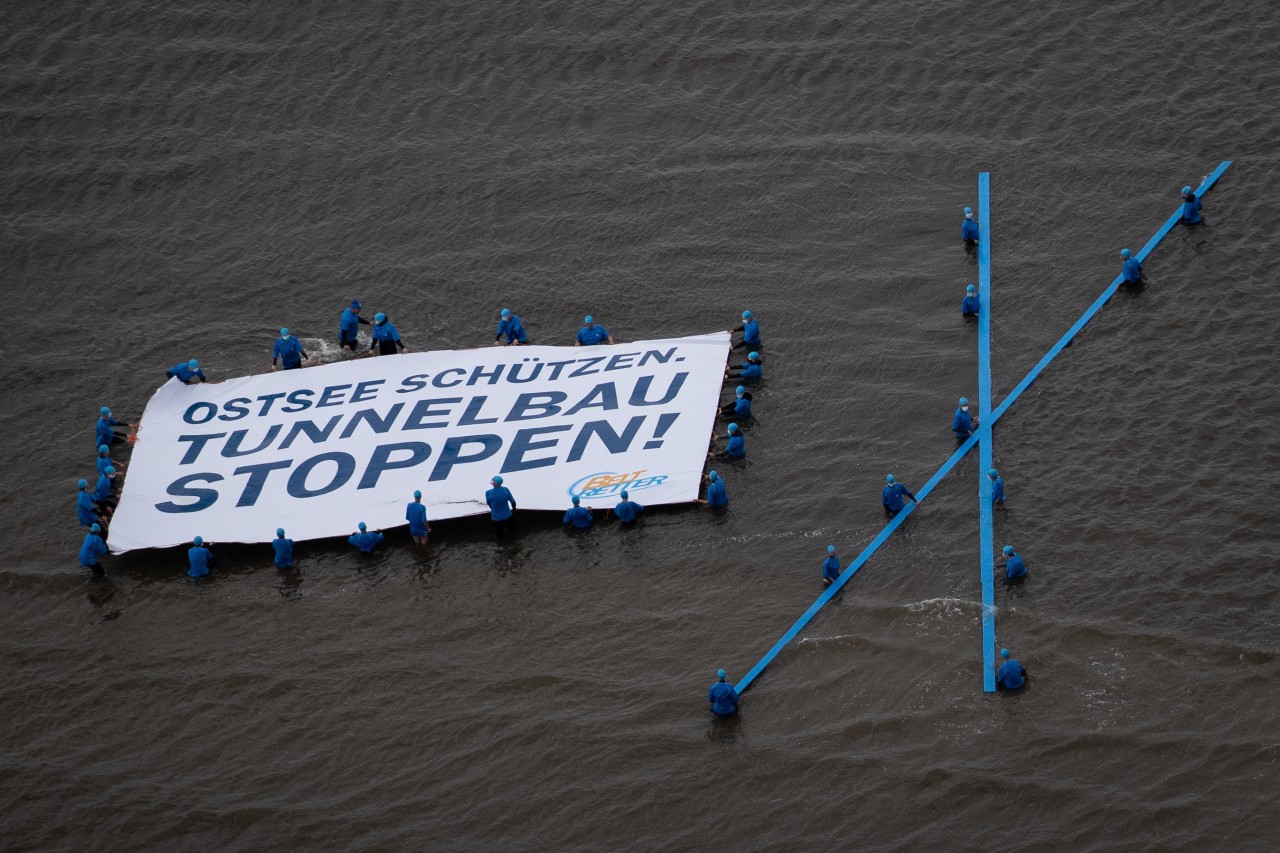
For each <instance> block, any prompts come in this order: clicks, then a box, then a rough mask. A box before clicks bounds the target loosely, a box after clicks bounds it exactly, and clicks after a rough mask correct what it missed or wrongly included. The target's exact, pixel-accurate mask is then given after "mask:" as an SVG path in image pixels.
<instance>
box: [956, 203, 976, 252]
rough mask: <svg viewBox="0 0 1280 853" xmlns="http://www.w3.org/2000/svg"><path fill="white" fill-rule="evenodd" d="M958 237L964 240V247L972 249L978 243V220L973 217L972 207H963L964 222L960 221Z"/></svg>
mask: <svg viewBox="0 0 1280 853" xmlns="http://www.w3.org/2000/svg"><path fill="white" fill-rule="evenodd" d="M960 239H961V240H963V241H964V245H965V247H966V248H969V249H972V248H973V247H974V246H976V245H978V222H977V220H976V219H974V218H973V208H972V207H966V208H965V209H964V222H962V223H960Z"/></svg>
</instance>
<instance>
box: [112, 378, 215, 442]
mask: <svg viewBox="0 0 1280 853" xmlns="http://www.w3.org/2000/svg"><path fill="white" fill-rule="evenodd" d="M164 375H165V376H168V377H170V378H173V379H177V380H178V381H179V382H183V383H186V382H190V381H191V380H192V379H194V378H197V377H198V378H199V379H200V381H201V382H204V381H206V379H205V375H204V369H203V368H200V367H197V368H196V369H195V370H192V369H191V367H190V365H188V364H187V363H186V362H185V361H184V362H182V364H175V365H174V366H173V367H171V368H169V369H168V370H166V371H165V372H164ZM100 443H101V444H106V443H107V442H105V441H103V442H100Z"/></svg>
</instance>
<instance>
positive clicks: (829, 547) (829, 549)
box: [827, 545, 836, 554]
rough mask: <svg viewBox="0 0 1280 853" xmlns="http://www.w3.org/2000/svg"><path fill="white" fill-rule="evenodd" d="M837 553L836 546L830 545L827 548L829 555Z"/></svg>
mask: <svg viewBox="0 0 1280 853" xmlns="http://www.w3.org/2000/svg"><path fill="white" fill-rule="evenodd" d="M835 552H836V546H835V545H828V546H827V553H828V554H834V553H835Z"/></svg>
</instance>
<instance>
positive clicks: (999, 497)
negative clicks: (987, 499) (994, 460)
mask: <svg viewBox="0 0 1280 853" xmlns="http://www.w3.org/2000/svg"><path fill="white" fill-rule="evenodd" d="M987 476H988V477H989V478H990V479H991V505H992V506H1004V480H1002V479H1000V472H999V471H997V470H996V469H995V468H992V469H991V470H989V471H987Z"/></svg>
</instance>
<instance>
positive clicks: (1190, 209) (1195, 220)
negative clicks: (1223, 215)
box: [1182, 187, 1201, 225]
mask: <svg viewBox="0 0 1280 853" xmlns="http://www.w3.org/2000/svg"><path fill="white" fill-rule="evenodd" d="M1200 207H1201V204H1200V199H1198V198H1196V194H1195V193H1193V192H1192V191H1191V187H1183V188H1182V224H1183V225H1199V224H1200V222H1201V217H1200Z"/></svg>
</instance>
